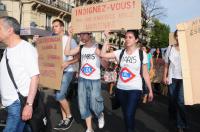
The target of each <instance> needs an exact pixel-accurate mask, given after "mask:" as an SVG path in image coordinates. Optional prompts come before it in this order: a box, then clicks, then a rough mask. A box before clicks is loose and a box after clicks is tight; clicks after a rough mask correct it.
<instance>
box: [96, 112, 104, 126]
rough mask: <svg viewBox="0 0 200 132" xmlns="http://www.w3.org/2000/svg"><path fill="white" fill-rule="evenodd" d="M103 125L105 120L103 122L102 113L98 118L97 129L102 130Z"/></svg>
mask: <svg viewBox="0 0 200 132" xmlns="http://www.w3.org/2000/svg"><path fill="white" fill-rule="evenodd" d="M104 124H105V120H104V114H103V112H102V113H101V115H100V116H99V118H98V126H99V128H100V129H101V128H103V127H104Z"/></svg>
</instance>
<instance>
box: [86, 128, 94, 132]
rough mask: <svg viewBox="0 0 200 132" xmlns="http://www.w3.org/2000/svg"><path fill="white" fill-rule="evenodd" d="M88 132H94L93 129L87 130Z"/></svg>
mask: <svg viewBox="0 0 200 132" xmlns="http://www.w3.org/2000/svg"><path fill="white" fill-rule="evenodd" d="M86 132H94V130H92V129H87V130H86Z"/></svg>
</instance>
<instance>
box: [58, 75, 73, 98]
mask: <svg viewBox="0 0 200 132" xmlns="http://www.w3.org/2000/svg"><path fill="white" fill-rule="evenodd" d="M73 76H74V72H63V77H62V82H61V87H60V90H58V91H56V95H55V99H56V100H57V101H61V100H63V99H65V96H66V94H67V92H68V89H69V85H70V83H71V81H72V78H73Z"/></svg>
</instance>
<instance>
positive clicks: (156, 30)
mask: <svg viewBox="0 0 200 132" xmlns="http://www.w3.org/2000/svg"><path fill="white" fill-rule="evenodd" d="M153 23H154V26H153V28H152V30H151V35H150V38H151V39H150V47H152V48H164V47H167V46H168V43H169V32H170V27H169V26H168V25H166V24H164V23H161V22H160V21H159V20H158V19H155V20H154V21H153Z"/></svg>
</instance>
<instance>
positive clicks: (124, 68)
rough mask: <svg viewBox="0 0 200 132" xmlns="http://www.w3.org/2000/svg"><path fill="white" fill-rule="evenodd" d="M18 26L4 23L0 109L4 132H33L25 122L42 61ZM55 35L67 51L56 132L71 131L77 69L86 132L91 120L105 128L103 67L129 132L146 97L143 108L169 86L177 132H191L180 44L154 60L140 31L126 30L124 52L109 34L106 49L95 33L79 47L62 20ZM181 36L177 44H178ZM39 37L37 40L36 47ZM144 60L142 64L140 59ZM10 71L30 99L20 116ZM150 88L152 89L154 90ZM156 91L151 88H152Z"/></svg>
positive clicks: (54, 24) (157, 54)
mask: <svg viewBox="0 0 200 132" xmlns="http://www.w3.org/2000/svg"><path fill="white" fill-rule="evenodd" d="M19 30H20V27H19V23H18V22H17V20H16V19H14V18H12V17H1V18H0V42H3V43H5V44H6V45H7V48H6V50H5V51H4V54H3V58H2V60H1V63H0V94H1V100H2V104H3V105H4V106H5V107H6V110H7V112H8V117H7V124H6V127H5V129H4V130H3V131H4V132H23V131H24V130H25V129H26V131H31V130H30V127H29V126H28V125H27V124H26V121H27V120H29V119H30V118H31V117H32V111H33V108H32V104H33V100H34V97H35V93H36V89H37V87H38V80H39V74H40V73H39V68H38V55H37V51H36V49H35V48H34V47H33V46H32V45H31V44H30V43H28V42H26V41H24V40H22V39H21V38H20V36H19ZM52 30H53V34H52V35H61V36H62V46H63V65H62V69H63V76H62V82H61V87H60V88H59V89H60V90H57V91H56V93H55V100H56V101H58V102H59V104H60V109H61V115H62V119H61V120H60V122H59V124H57V125H56V126H55V128H54V129H56V130H67V129H69V128H70V126H71V125H72V123H73V121H74V118H73V115H72V114H71V113H72V112H71V108H70V104H69V100H68V99H66V97H65V95H66V94H67V93H68V92H69V90H68V89H69V86H70V82H71V81H72V79H73V78H74V77H75V76H74V75H75V74H76V73H75V72H76V70H75V68H74V66H73V65H74V64H75V63H79V69H78V74H79V75H78V105H79V111H80V115H81V118H82V119H83V120H85V123H86V127H87V129H86V132H94V129H93V127H92V117H96V118H97V119H98V127H99V128H100V129H101V128H103V127H104V125H105V119H104V113H103V111H104V100H103V97H102V95H101V72H102V70H101V69H100V67H101V66H103V67H104V68H105V69H106V70H108V72H113V71H115V72H114V73H115V74H118V75H116V77H115V75H113V78H115V80H114V81H110V82H108V84H109V90H108V91H109V94H110V95H112V93H113V91H112V88H113V87H114V85H116V90H115V93H116V98H117V99H118V101H119V104H120V106H121V109H122V113H123V117H124V123H125V128H126V130H124V131H126V132H133V131H134V128H135V124H137V122H135V114H136V111H137V108H138V104H139V103H140V100H141V97H143V103H146V102H151V101H152V100H153V97H154V94H153V91H154V93H155V94H158V95H159V94H160V93H161V90H162V86H163V85H161V83H162V82H164V83H165V84H166V85H168V86H169V92H168V93H169V117H170V119H174V120H176V122H177V126H176V127H177V130H178V132H183V131H184V130H185V129H186V128H187V127H188V124H187V118H186V110H185V107H184V98H183V80H182V73H181V63H180V53H179V46H178V41H177V44H175V45H173V46H169V47H168V48H167V51H166V56H165V57H163V55H162V52H161V49H160V48H156V50H155V52H154V53H153V55H152V54H151V53H150V49H149V48H148V47H146V46H141V45H140V44H139V43H138V41H139V31H138V30H127V32H126V33H125V45H124V49H118V50H116V49H115V50H113V49H114V48H113V47H112V46H110V43H109V37H110V32H109V31H105V32H104V35H105V41H104V44H103V47H102V46H100V45H99V44H97V43H96V42H95V41H93V38H92V33H91V32H82V33H79V34H77V35H78V36H79V38H80V42H81V44H77V43H76V41H75V40H74V39H73V29H72V28H71V27H69V28H68V33H67V35H65V32H64V30H65V26H64V23H63V22H62V21H61V20H60V19H55V20H54V21H53V22H52ZM177 37H178V36H177V31H176V32H175V38H176V40H177ZM37 39H38V36H35V37H34V41H37ZM141 56H142V58H141ZM7 63H8V64H9V65H10V67H11V70H12V72H13V76H14V79H15V81H16V83H17V85H18V87H19V92H20V93H22V94H23V96H27V97H28V98H27V102H26V105H25V107H24V108H23V112H22V115H21V112H20V109H21V105H20V101H19V98H18V94H17V92H18V91H16V89H15V88H14V85H13V84H12V82H11V79H10V77H9V74H8V71H7ZM151 84H152V85H151ZM152 86H153V87H152Z"/></svg>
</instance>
